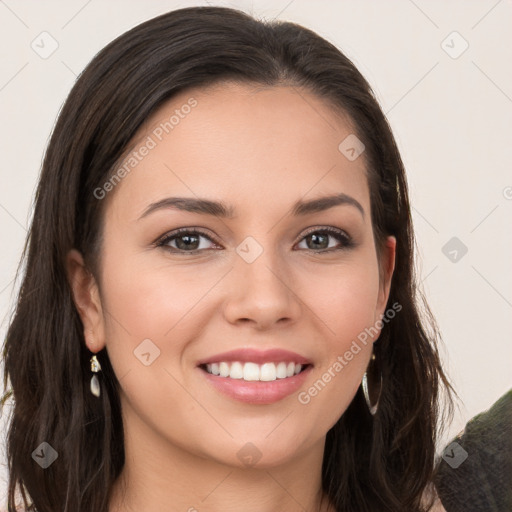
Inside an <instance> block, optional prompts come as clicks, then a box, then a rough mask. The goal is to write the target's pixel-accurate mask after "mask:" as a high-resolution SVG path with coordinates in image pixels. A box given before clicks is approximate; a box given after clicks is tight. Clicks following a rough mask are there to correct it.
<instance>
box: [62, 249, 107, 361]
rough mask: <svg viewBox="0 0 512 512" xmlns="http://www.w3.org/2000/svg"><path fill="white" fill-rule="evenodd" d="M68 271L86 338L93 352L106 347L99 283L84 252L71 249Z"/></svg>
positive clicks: (68, 258)
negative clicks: (87, 264) (89, 267)
mask: <svg viewBox="0 0 512 512" xmlns="http://www.w3.org/2000/svg"><path fill="white" fill-rule="evenodd" d="M66 271H67V276H68V281H69V285H70V287H71V291H72V294H73V300H74V303H75V306H76V308H77V311H78V314H79V315H80V318H81V320H82V324H83V326H84V338H85V343H86V345H87V348H88V349H89V350H90V351H91V352H94V353H96V352H99V351H100V350H102V349H103V348H104V347H105V324H104V319H103V311H102V306H101V298H100V293H99V288H98V284H97V283H96V280H95V278H94V276H93V275H92V273H91V272H90V271H89V270H88V269H87V268H86V266H85V263H84V259H83V256H82V254H81V253H80V252H79V251H77V250H76V249H72V250H71V251H69V253H68V255H67V258H66Z"/></svg>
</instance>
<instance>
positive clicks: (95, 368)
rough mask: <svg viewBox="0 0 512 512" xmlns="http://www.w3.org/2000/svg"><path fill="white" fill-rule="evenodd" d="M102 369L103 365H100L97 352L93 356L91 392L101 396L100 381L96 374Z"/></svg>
mask: <svg viewBox="0 0 512 512" xmlns="http://www.w3.org/2000/svg"><path fill="white" fill-rule="evenodd" d="M100 370H101V365H100V363H99V361H98V359H97V358H96V354H95V355H93V356H92V357H91V372H94V375H93V376H92V379H91V393H92V394H93V395H94V396H96V397H99V396H100V394H101V389H100V381H99V380H98V377H97V376H96V374H97V373H98V372H99V371H100Z"/></svg>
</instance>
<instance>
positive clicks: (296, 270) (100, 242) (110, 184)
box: [4, 7, 450, 512]
mask: <svg viewBox="0 0 512 512" xmlns="http://www.w3.org/2000/svg"><path fill="white" fill-rule="evenodd" d="M413 243H414V237H413V231H412V225H411V216H410V206H409V200H408V192H407V182H406V176H405V171H404V168H403V164H402V161H401V159H400V155H399V153H398V150H397V147H396V144H395V141H394V139H393V136H392V133H391V130H390V128H389V125H388V123H387V121H386V119H385V117H384V115H383V113H382V111H381V109H380V107H379V106H378V104H377V102H376V100H375V98H374V96H373V93H372V91H371V89H370V86H369V85H368V83H367V82H366V80H365V79H364V78H363V77H362V76H361V74H360V73H359V72H358V70H357V69H356V68H355V67H354V65H353V64H352V63H351V62H350V60H348V59H347V58H346V57H345V56H344V55H343V54H342V53H340V51H339V50H338V49H336V48H335V47H334V46H332V45H331V44H330V43H328V42H327V41H325V40H324V39H322V38H320V37H319V36H318V35H316V34H315V33H313V32H311V31H310V30H307V29H305V28H303V27H300V26H298V25H295V24H293V23H284V22H268V23H264V22H261V21H257V20H255V19H253V18H251V17H250V16H248V15H246V14H243V13H241V12H239V11H235V10H231V9H226V8H215V7H200V8H199V7H196V8H187V9H181V10H178V11H174V12H170V13H168V14H165V15H163V16H160V17H158V18H155V19H152V20H150V21H148V22H146V23H143V24H141V25H139V26H137V27H135V28H134V29H132V30H130V31H129V32H127V33H126V34H123V35H122V36H120V37H119V38H117V39H116V40H115V41H113V42H112V43H111V44H109V45H108V46H107V47H106V48H105V49H104V50H102V51H101V52H100V53H99V54H98V55H97V56H96V57H95V58H94V59H93V60H92V62H91V63H90V64H89V66H88V67H87V68H86V70H85V71H84V72H83V73H82V75H81V76H80V77H79V79H78V80H77V82H76V84H75V86H74V88H73V90H72V91H71V93H70V95H69V97H68V99H67V101H66V103H65V105H64V107H63V109H62V111H61V113H60V115H59V119H58V122H57V124H56V126H55V129H54V133H53V135H52V138H51V140H50V143H49V146H48V150H47V154H46V156H45V160H44V164H43V170H42V174H41V178H40V181H39V186H38V190H37V195H36V205H35V211H34V218H33V221H32V226H31V229H30V235H29V238H28V240H27V245H26V251H25V255H26V272H25V275H24V277H23V283H22V287H21V291H20V295H19V298H18V304H17V309H16V312H15V315H14V317H13V319H12V322H11V324H10V326H9V330H8V333H7V340H6V343H5V351H4V353H5V372H6V373H5V376H4V384H5V385H7V378H9V379H10V383H11V386H12V390H13V396H14V401H15V405H14V410H13V417H12V422H11V424H10V430H9V436H8V445H7V452H8V459H9V464H10V481H9V507H10V509H12V510H15V491H16V486H17V485H19V488H20V492H21V494H22V496H23V499H24V501H25V503H24V506H28V504H29V503H30V502H32V503H33V505H34V508H33V510H37V511H38V512H49V511H55V510H59V511H64V512H71V511H73V512H77V511H78V512H86V511H87V512H89V511H92V510H94V511H101V512H121V511H132V510H136V511H141V510H144V511H147V512H152V511H160V510H173V511H174V510H176V511H178V510H189V511H194V510H197V511H203V510H221V509H222V510H240V509H242V508H243V510H245V511H256V510H257V511H260V512H261V511H274V510H280V511H296V510H308V511H309V510H311V511H353V510H357V511H376V510H379V511H394V512H396V511H407V512H411V511H423V510H428V509H429V506H430V505H431V502H432V501H433V499H430V498H429V496H430V494H429V491H430V487H429V486H430V483H431V480H432V475H433V468H434V462H435V460H434V459H435V446H436V438H437V437H436V435H437V429H438V420H439V419H440V418H439V416H440V409H439V403H440V402H439V399H440V393H441V391H442V390H443V389H445V390H447V391H448V396H449V394H450V393H449V392H450V386H449V384H448V381H447V378H446V376H445V374H444V372H443V369H442V367H441V364H440V360H439V356H438V352H437V348H436V343H437V339H438V337H439V336H438V331H437V328H436V326H435V322H434V319H433V318H432V316H431V315H430V312H429V310H428V306H426V304H425V305H424V311H425V312H426V316H425V317H421V316H420V311H419V306H418V302H417V294H418V292H417V290H416V285H415V276H414V273H413V261H414V260H413ZM419 298H420V299H421V295H420V296H419ZM7 396H8V395H6V397H7ZM448 409H449V408H448ZM441 419H442V418H441ZM28 454H31V457H29V456H28Z"/></svg>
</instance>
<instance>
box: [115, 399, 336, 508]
mask: <svg viewBox="0 0 512 512" xmlns="http://www.w3.org/2000/svg"><path fill="white" fill-rule="evenodd" d="M127 409H128V411H129V408H125V409H124V413H125V414H126V413H127V414H130V412H128V411H127ZM132 413H133V411H132ZM123 420H124V421H125V423H124V433H125V465H124V467H123V470H122V472H121V474H120V476H119V478H118V479H117V480H116V482H115V484H114V488H113V491H112V495H111V500H110V506H109V512H135V511H140V510H144V511H145V512H161V511H162V510H166V511H169V512H173V511H177V512H178V511H179V512H203V511H213V510H224V511H226V512H229V511H238V510H241V509H243V510H244V512H277V511H279V512H296V511H297V510H304V511H311V512H313V511H314V512H334V507H332V505H330V504H329V500H328V499H327V497H324V499H323V500H322V506H321V505H320V503H321V498H322V495H323V493H322V485H321V469H322V458H323V448H324V442H325V438H322V439H321V440H320V441H319V442H318V443H316V444H315V445H313V446H312V447H311V448H310V449H308V450H306V451H304V452H301V453H300V454H298V455H296V456H295V457H294V458H293V460H289V461H286V462H283V463H282V464H277V465H272V466H268V467H261V468H259V467H239V466H238V467H235V466H230V465H228V464H223V463H222V462H221V461H217V460H214V459H212V458H206V457H205V456H204V455H203V456H201V454H194V453H191V452H190V451H189V450H186V449H184V448H181V447H179V446H177V445H176V444H173V443H171V442H170V441H169V440H168V439H164V438H162V437H161V436H159V435H158V433H155V432H154V430H151V429H150V428H149V427H148V426H147V425H145V424H144V423H143V422H142V421H141V420H140V419H139V418H138V417H137V418H135V417H134V416H132V417H130V418H129V421H126V418H123ZM142 440H143V441H142ZM171 507H172V508H171Z"/></svg>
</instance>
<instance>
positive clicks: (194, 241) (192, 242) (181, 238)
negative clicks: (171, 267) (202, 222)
mask: <svg viewBox="0 0 512 512" xmlns="http://www.w3.org/2000/svg"><path fill="white" fill-rule="evenodd" d="M201 239H206V240H209V241H210V242H212V243H215V242H213V240H212V239H211V238H210V237H209V236H208V235H206V234H205V233H203V232H202V231H198V230H196V229H190V228H181V229H179V230H177V231H174V232H173V233H169V234H168V235H167V236H165V237H164V238H163V239H162V240H160V241H159V242H158V243H157V247H163V248H164V249H168V250H170V252H183V253H185V252H188V253H195V252H199V251H203V250H206V249H209V248H211V247H208V244H207V243H206V244H205V243H203V244H201ZM172 243H174V244H175V246H173V245H171V244H172Z"/></svg>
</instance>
